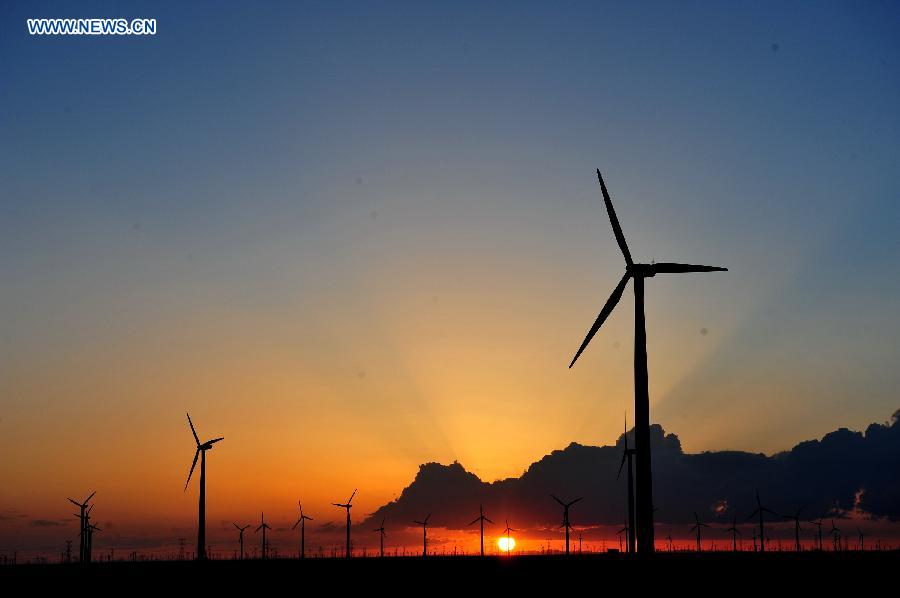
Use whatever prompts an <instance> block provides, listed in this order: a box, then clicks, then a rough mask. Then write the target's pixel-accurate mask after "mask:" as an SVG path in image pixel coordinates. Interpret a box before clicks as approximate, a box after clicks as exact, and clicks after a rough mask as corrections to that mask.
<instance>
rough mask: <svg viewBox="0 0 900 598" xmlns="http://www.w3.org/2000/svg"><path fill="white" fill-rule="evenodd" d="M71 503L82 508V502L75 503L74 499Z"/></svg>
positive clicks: (70, 500)
mask: <svg viewBox="0 0 900 598" xmlns="http://www.w3.org/2000/svg"><path fill="white" fill-rule="evenodd" d="M69 502H71V503H72V504H73V505H75V506H76V507H80V506H81V503H80V502H75V500H74V499H72V498H70V499H69Z"/></svg>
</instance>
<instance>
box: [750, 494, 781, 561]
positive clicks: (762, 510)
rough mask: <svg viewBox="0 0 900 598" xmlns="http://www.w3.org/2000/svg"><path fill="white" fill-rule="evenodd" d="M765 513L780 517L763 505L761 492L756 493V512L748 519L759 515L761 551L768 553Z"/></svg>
mask: <svg viewBox="0 0 900 598" xmlns="http://www.w3.org/2000/svg"><path fill="white" fill-rule="evenodd" d="M763 513H768V514H769V515H775V516H776V517H778V513H776V512H775V511H772V510H771V509H767V508H766V507H764V506H762V503H761V502H759V490H757V491H756V510H755V511H753V512H752V513H750V515H749V516H748V517H747V519H753V516H754V515H759V551H760V552H765V551H766V530H765V524H764V523H763Z"/></svg>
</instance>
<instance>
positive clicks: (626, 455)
mask: <svg viewBox="0 0 900 598" xmlns="http://www.w3.org/2000/svg"><path fill="white" fill-rule="evenodd" d="M622 439H623V440H624V442H625V449H624V450H623V451H622V462H621V463H620V464H619V473H617V474H616V479H617V480H618V479H619V477H620V476H621V475H622V467H624V466H625V462H626V461H628V476H627V479H626V481H627V482H628V493H627V496H628V525H627V527H628V534H626V536H625V548H626V549H627V551H628V552H630V553H631V552H634V544H635V542H634V474H633V472H634V467H633V466H632V463H631V458H632V456H633V455H634V452H635V451H634V449H630V448H628V414H627V413H626V414H625V433H624V434H623V435H622Z"/></svg>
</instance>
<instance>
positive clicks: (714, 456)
mask: <svg viewBox="0 0 900 598" xmlns="http://www.w3.org/2000/svg"><path fill="white" fill-rule="evenodd" d="M651 433H652V434H651V436H652V446H653V472H654V473H653V488H654V502H655V503H656V506H657V507H658V509H659V510H658V511H657V513H656V518H657V521H659V522H661V523H684V522H689V521H692V519H693V513H694V512H695V511H697V512H698V513H701V517H703V518H706V519H707V520H709V521H722V522H725V521H729V522H730V521H731V518H732V517H733V516H734V515H736V516H737V517H738V519H744V518H746V517H747V516H748V515H749V514H750V513H751V512H752V511H753V509H754V508H755V506H756V505H755V500H756V499H755V491H756V490H758V491H759V493H760V496H761V498H762V501H763V504H764V505H765V506H767V507H768V508H770V509H772V510H774V511H777V512H780V513H794V512H796V511H797V509H798V508H799V507H800V506H804V507H805V511H804V516H805V517H807V518H813V517H818V516H821V515H825V514H826V513H828V514H830V515H831V516H835V517H840V516H841V514H842V513H845V512H847V511H851V510H853V509H854V508H858V509H860V510H862V511H865V512H867V513H868V514H869V515H870V516H871V517H876V518H878V517H886V518H890V519H892V520H893V519H897V518H900V477H898V476H897V472H898V471H900V411H898V412H897V413H895V414H894V417H893V418H892V421H891V422H888V423H885V424H872V425H870V426H869V427H868V428H867V429H866V431H865V432H864V433H863V432H852V431H850V430H847V429H846V428H841V429H839V430H837V431H835V432H831V433H829V434H827V435H825V436H824V437H823V438H822V439H821V440H810V441H806V442H802V443H800V444H798V445H797V446H795V447H794V448H793V449H791V450H790V451H786V452H783V453H778V454H776V455H772V456H766V455H764V454H761V453H746V452H740V451H717V452H704V453H699V454H686V453H684V452H683V451H682V449H681V442H680V441H679V439H678V437H677V436H676V435H674V434H666V433H665V432H664V431H663V429H662V428H661V427H660V426H659V425H654V426H652V429H651ZM628 437H629V445H630V446H634V439H633V430H632V431H630V432H629V433H628ZM622 443H623V436H620V437H619V439H618V441H617V442H616V445H615V446H600V447H597V446H583V445H580V444H576V443H572V444H570V445H569V446H568V447H566V448H565V449H563V450H557V451H553V452H552V453H551V454H549V455H547V456H545V457H543V458H542V459H541V460H540V461H537V462H536V463H533V464H532V465H531V466H529V467H528V469H527V470H526V471H525V472H524V473H523V474H522V475H521V476H520V477H517V478H509V479H506V480H500V481H496V482H492V483H488V482H483V481H482V480H480V479H479V478H478V477H477V476H476V475H475V474H473V473H471V472H469V471H466V469H465V468H463V466H462V465H461V464H459V463H455V462H454V463H452V464H450V465H441V464H439V463H426V464H425V465H422V466H420V467H419V472H418V474H417V475H416V477H415V479H414V480H413V482H412V483H411V484H410V485H409V486H407V487H406V488H405V489H404V490H403V492H402V494H401V495H400V497H399V498H398V499H396V500H394V501H392V502H390V503H388V504H386V505H384V506H382V507H381V508H379V509H378V510H376V511H375V512H374V513H372V514H371V515H370V516H369V518H368V519H367V520H366V521H364V522H362V523H361V527H367V526H369V525H370V524H371V523H373V522H379V523H380V521H381V518H382V517H384V518H387V519H388V520H389V521H398V522H408V521H413V520H414V519H418V518H421V517H423V516H424V515H425V514H427V513H432V518H431V523H432V525H434V526H435V527H447V528H451V529H462V528H466V527H467V526H468V523H469V522H470V521H471V520H472V519H474V518H475V517H476V516H477V515H478V505H479V504H480V503H483V504H484V508H485V513H486V514H487V515H488V516H489V517H491V518H492V519H494V521H495V522H497V524H498V525H499V524H502V522H503V520H504V519H505V518H506V517H509V518H510V521H511V522H513V523H512V524H513V525H514V526H516V525H518V526H521V527H541V526H547V525H549V524H551V523H553V522H555V521H557V520H560V519H561V517H562V514H561V511H560V509H559V508H558V505H556V503H555V502H553V500H552V499H551V498H550V494H551V493H553V494H556V495H557V496H559V497H560V498H562V499H563V500H571V499H573V498H577V497H579V496H583V497H584V500H583V501H582V502H580V503H578V504H577V505H575V506H574V507H572V513H571V517H572V521H573V523H575V524H576V525H610V524H617V523H620V522H621V521H622V520H623V519H624V513H625V499H624V495H625V486H624V482H623V480H624V478H625V476H624V475H623V476H622V479H620V480H618V481H617V480H616V472H617V471H618V469H619V464H620V462H621V459H622V446H623V445H622ZM860 490H861V491H862V492H861V494H860ZM857 497H858V498H857Z"/></svg>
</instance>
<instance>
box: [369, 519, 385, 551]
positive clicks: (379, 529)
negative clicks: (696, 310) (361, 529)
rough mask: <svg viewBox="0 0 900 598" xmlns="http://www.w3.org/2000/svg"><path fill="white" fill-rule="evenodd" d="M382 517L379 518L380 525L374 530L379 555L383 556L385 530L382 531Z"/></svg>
mask: <svg viewBox="0 0 900 598" xmlns="http://www.w3.org/2000/svg"><path fill="white" fill-rule="evenodd" d="M384 521H385V520H384V518H382V519H381V527H376V528H375V529H374V530H372V531H375V532H378V540H379V549H380V550H379V553H378V554H379V556H382V557H383V556H384V537H385V536H386V535H387V532H385V531H384Z"/></svg>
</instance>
